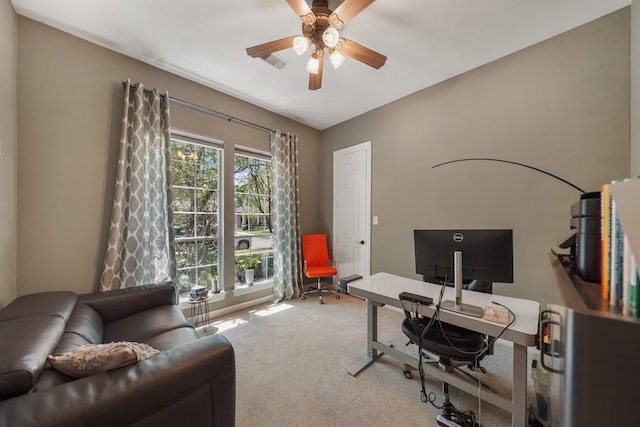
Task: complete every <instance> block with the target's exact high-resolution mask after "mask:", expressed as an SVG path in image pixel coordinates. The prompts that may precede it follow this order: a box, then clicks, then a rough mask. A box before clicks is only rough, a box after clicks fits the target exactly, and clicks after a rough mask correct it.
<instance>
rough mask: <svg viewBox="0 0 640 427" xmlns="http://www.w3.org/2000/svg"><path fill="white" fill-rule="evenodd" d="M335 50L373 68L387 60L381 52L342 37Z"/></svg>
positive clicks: (380, 65) (378, 66)
mask: <svg viewBox="0 0 640 427" xmlns="http://www.w3.org/2000/svg"><path fill="white" fill-rule="evenodd" d="M343 4H344V3H343ZM336 50H338V51H340V52H342V53H343V54H345V55H346V56H350V57H351V58H353V59H356V60H358V61H360V62H362V63H363V64H367V65H368V66H370V67H373V68H375V69H378V68H380V67H382V66H383V65H384V63H385V62H386V61H387V57H386V56H384V55H382V54H381V53H378V52H376V51H375V50H371V49H369V48H368V47H364V46H362V45H361V44H358V43H356V42H352V41H351V40H347V39H345V38H342V37H341V38H340V42H338V45H337V46H336Z"/></svg>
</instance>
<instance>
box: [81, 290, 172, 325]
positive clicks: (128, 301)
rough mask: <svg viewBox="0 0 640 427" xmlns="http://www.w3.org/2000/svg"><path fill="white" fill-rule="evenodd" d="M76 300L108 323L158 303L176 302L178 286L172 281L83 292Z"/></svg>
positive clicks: (168, 303)
mask: <svg viewBox="0 0 640 427" xmlns="http://www.w3.org/2000/svg"><path fill="white" fill-rule="evenodd" d="M78 302H79V303H85V304H87V305H89V306H90V307H91V308H93V309H94V310H95V311H97V312H98V314H100V317H102V321H103V322H104V323H110V322H113V321H114V320H119V319H122V318H123V317H127V316H130V315H132V314H135V313H138V312H140V311H144V310H148V309H150V308H153V307H157V306H160V305H171V304H177V303H178V288H177V287H176V285H175V284H174V283H173V282H161V283H155V284H150V285H144V286H135V287H132V288H125V289H116V290H113V291H106V292H95V293H91V294H83V295H79V296H78Z"/></svg>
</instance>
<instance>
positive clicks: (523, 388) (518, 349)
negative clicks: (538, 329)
mask: <svg viewBox="0 0 640 427" xmlns="http://www.w3.org/2000/svg"><path fill="white" fill-rule="evenodd" d="M512 393H513V398H512V399H513V402H512V404H513V406H512V411H511V425H513V426H525V425H527V418H526V417H527V347H525V346H523V345H520V344H515V343H514V344H513V391H512Z"/></svg>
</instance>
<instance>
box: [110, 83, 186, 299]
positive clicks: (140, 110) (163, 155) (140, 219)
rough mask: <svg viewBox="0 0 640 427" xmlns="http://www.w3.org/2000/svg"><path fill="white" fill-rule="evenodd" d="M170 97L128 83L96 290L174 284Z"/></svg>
mask: <svg viewBox="0 0 640 427" xmlns="http://www.w3.org/2000/svg"><path fill="white" fill-rule="evenodd" d="M170 144H171V134H170V129H169V96H168V94H165V95H164V96H160V95H159V94H158V90H157V89H154V90H153V91H145V90H144V87H143V86H142V84H137V85H133V86H132V85H131V83H130V82H127V84H126V87H125V96H124V113H123V118H122V133H121V136H120V154H119V156H118V170H117V173H116V183H115V190H114V195H113V209H112V211H111V226H110V228H109V238H108V243H107V252H106V254H105V259H104V270H103V272H102V275H101V277H100V290H103V291H107V290H111V289H121V288H128V287H132V286H139V285H144V284H148V283H155V282H159V281H163V280H175V276H176V255H175V247H174V231H173V210H172V208H171V202H172V200H173V195H172V189H171V169H170V168H171V156H170Z"/></svg>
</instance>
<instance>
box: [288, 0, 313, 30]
mask: <svg viewBox="0 0 640 427" xmlns="http://www.w3.org/2000/svg"><path fill="white" fill-rule="evenodd" d="M287 3H289V6H291V9H293V11H294V12H295V13H296V15H298V16H299V17H300V19H301V20H302V22H303V23H304V24H308V25H313V23H314V22H316V15H315V14H314V13H313V11H312V10H311V8H310V7H309V5H308V4H307V3H306V2H305V1H304V0H287Z"/></svg>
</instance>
